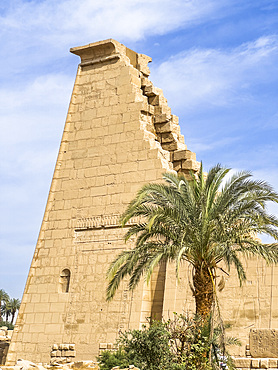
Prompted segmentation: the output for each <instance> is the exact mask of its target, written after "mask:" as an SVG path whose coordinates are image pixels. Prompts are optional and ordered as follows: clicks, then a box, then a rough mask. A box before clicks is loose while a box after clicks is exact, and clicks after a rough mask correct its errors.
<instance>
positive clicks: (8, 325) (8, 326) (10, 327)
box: [0, 320, 14, 330]
mask: <svg viewBox="0 0 278 370" xmlns="http://www.w3.org/2000/svg"><path fill="white" fill-rule="evenodd" d="M1 326H7V328H8V329H9V330H13V329H14V325H13V324H11V323H10V322H9V321H3V320H0V327H1Z"/></svg>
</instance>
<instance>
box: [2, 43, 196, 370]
mask: <svg viewBox="0 0 278 370" xmlns="http://www.w3.org/2000/svg"><path fill="white" fill-rule="evenodd" d="M71 52H72V53H74V54H76V55H78V56H80V58H81V63H80V64H79V66H78V71H77V76H76V81H75V85H74V88H73V93H72V97H71V102H70V106H69V111H68V115H67V119H66V124H65V128H64V133H63V137H62V142H61V146H60V150H59V155H58V159H57V164H56V168H55V172H54V175H53V181H52V184H51V188H50V193H49V197H48V202H47V206H46V210H45V214H44V218H43V222H42V226H41V231H40V234H39V238H38V242H37V246H36V250H35V254H34V257H33V261H32V264H31V268H30V272H29V275H28V280H27V283H26V287H25V291H24V295H23V299H22V305H21V308H20V312H19V315H18V319H17V322H16V326H15V330H14V334H13V338H12V343H11V346H10V350H9V354H8V360H7V363H8V364H13V363H14V362H15V361H16V360H17V359H18V358H25V359H28V360H31V361H34V362H49V360H50V356H52V357H53V358H56V357H57V358H61V357H65V358H68V359H69V360H70V359H73V358H75V359H77V360H82V359H91V358H92V357H94V356H96V355H98V354H99V352H100V351H101V350H103V349H106V348H111V347H112V345H113V343H114V342H115V339H116V338H117V336H118V335H119V332H120V331H124V330H126V329H133V328H139V327H140V325H141V324H143V323H145V322H146V318H147V317H150V316H152V317H155V318H157V319H159V318H161V317H162V313H163V304H164V299H165V297H164V291H165V271H166V267H165V266H161V267H160V269H159V270H157V271H156V273H155V274H154V275H153V277H152V281H151V283H150V284H149V286H145V285H144V284H143V283H141V284H140V285H139V287H138V288H137V289H136V290H135V291H134V292H133V293H130V292H129V291H128V289H127V285H126V283H125V282H124V283H123V284H122V285H121V287H120V289H119V291H118V292H117V294H116V296H115V299H114V300H113V301H112V302H110V303H107V302H106V300H105V290H106V286H107V282H106V271H107V268H108V266H109V263H110V262H111V261H112V260H113V259H114V258H115V257H116V255H117V254H118V253H119V252H120V251H121V250H123V249H126V248H130V247H131V246H132V241H131V242H129V243H127V244H125V243H124V241H123V235H124V233H125V231H126V230H125V229H123V228H121V227H120V226H119V223H118V218H119V215H120V214H121V213H122V212H123V211H124V210H125V208H126V206H127V204H128V202H129V201H130V200H131V199H132V198H133V197H134V196H135V194H136V191H137V190H138V189H139V188H140V187H141V186H142V185H143V184H145V183H146V182H152V181H158V180H161V179H162V173H164V172H166V171H172V170H173V169H174V170H178V171H183V172H184V173H188V172H189V170H193V171H196V170H197V169H198V167H199V163H198V162H196V156H195V154H194V153H192V152H191V151H189V150H187V147H186V145H185V143H184V137H183V136H182V135H181V133H180V126H179V123H178V117H176V116H174V115H172V114H171V109H170V108H169V107H168V105H167V101H166V99H165V98H164V96H163V93H162V90H161V89H158V88H156V87H154V86H153V84H152V83H151V81H150V80H149V79H148V76H149V73H150V72H149V68H148V62H150V61H151V58H149V57H147V56H146V55H143V54H137V53H135V52H134V51H132V50H130V49H128V48H126V47H125V46H124V45H122V44H120V43H119V42H117V41H115V40H112V39H109V40H105V41H101V42H96V43H93V44H89V45H86V46H82V47H76V48H73V49H71ZM134 222H136V220H134Z"/></svg>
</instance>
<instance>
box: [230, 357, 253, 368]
mask: <svg viewBox="0 0 278 370" xmlns="http://www.w3.org/2000/svg"><path fill="white" fill-rule="evenodd" d="M233 362H234V365H235V367H246V368H250V366H251V359H250V358H244V357H234V358H233Z"/></svg>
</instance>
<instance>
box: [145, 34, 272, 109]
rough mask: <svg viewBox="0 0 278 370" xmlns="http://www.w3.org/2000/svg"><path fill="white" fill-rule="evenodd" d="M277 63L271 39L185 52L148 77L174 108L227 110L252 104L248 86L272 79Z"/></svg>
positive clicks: (267, 37) (265, 38)
mask: <svg viewBox="0 0 278 370" xmlns="http://www.w3.org/2000/svg"><path fill="white" fill-rule="evenodd" d="M277 62H278V37H277V36H276V35H270V36H265V37H260V38H258V39H257V40H255V41H254V42H249V43H245V44H242V45H240V46H239V47H236V48H233V49H226V50H220V49H191V50H189V51H184V52H182V53H179V54H177V55H175V56H172V57H171V58H170V59H168V60H167V61H165V62H164V63H162V64H160V65H157V66H154V68H153V69H152V75H151V77H152V79H153V80H154V81H159V83H160V87H162V88H163V89H165V91H167V97H168V99H169V100H170V101H171V105H172V106H174V107H178V106H182V107H183V108H184V109H189V108H192V109H195V108H196V105H198V106H201V105H202V104H207V105H211V106H226V105H230V104H235V103H236V102H238V101H240V102H241V103H242V102H243V101H250V100H252V99H253V96H252V93H251V91H250V86H252V85H255V84H256V83H258V82H259V83H263V82H266V80H267V81H270V80H271V79H273V78H275V76H273V69H274V67H275V65H277ZM270 67H272V68H270Z"/></svg>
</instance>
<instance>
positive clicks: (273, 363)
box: [268, 358, 278, 369]
mask: <svg viewBox="0 0 278 370" xmlns="http://www.w3.org/2000/svg"><path fill="white" fill-rule="evenodd" d="M268 366H269V367H270V368H274V369H277V368H278V359H277V358H269V359H268Z"/></svg>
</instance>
